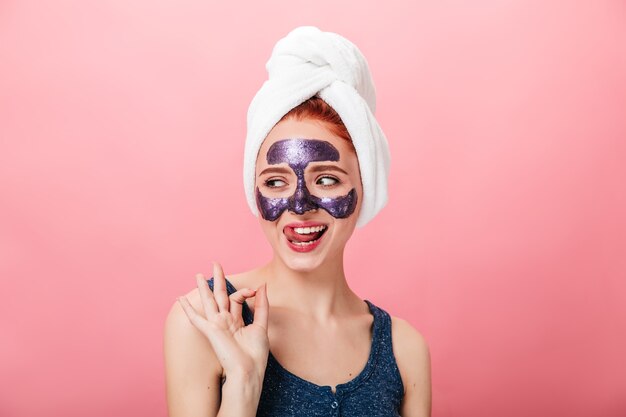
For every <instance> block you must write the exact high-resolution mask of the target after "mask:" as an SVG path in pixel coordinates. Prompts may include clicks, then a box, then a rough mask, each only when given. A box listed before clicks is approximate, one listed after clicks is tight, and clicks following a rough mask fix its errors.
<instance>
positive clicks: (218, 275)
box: [213, 262, 230, 311]
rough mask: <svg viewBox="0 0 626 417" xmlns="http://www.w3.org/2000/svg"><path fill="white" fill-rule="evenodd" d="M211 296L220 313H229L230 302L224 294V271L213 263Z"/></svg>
mask: <svg viewBox="0 0 626 417" xmlns="http://www.w3.org/2000/svg"><path fill="white" fill-rule="evenodd" d="M213 296H214V297H215V302H216V303H217V308H218V309H219V310H220V311H230V310H229V305H230V301H229V299H228V293H227V292H226V281H225V280H224V271H223V270H222V266H221V265H220V264H219V263H217V262H213Z"/></svg>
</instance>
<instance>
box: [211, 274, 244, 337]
mask: <svg viewBox="0 0 626 417" xmlns="http://www.w3.org/2000/svg"><path fill="white" fill-rule="evenodd" d="M224 279H225V280H226V293H227V294H228V295H231V294H232V293H234V292H237V288H235V286H234V285H233V284H232V283H231V282H230V281H229V280H228V278H226V277H224ZM207 282H208V283H209V288H210V289H211V291H213V277H211V278H209V279H208V280H207ZM241 317H242V318H243V323H244V325H246V326H247V325H248V324H251V323H252V322H253V321H254V314H252V310H250V307H248V304H247V303H246V302H245V301H244V303H243V308H242V309H241Z"/></svg>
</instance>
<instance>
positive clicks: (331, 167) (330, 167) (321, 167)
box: [309, 165, 348, 175]
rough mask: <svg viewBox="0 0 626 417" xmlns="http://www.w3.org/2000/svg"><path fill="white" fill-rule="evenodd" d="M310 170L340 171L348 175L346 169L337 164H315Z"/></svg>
mask: <svg viewBox="0 0 626 417" xmlns="http://www.w3.org/2000/svg"><path fill="white" fill-rule="evenodd" d="M309 171H312V172H320V171H339V172H341V173H343V174H345V175H348V173H347V172H346V171H344V170H343V169H341V168H339V167H338V166H337V165H313V166H311V167H310V168H309Z"/></svg>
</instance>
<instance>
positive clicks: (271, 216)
mask: <svg viewBox="0 0 626 417" xmlns="http://www.w3.org/2000/svg"><path fill="white" fill-rule="evenodd" d="M255 193H256V201H257V207H258V208H259V212H260V216H259V221H260V224H261V227H262V229H263V232H264V233H265V236H266V237H267V239H268V241H269V242H270V244H271V245H272V248H273V250H274V254H275V256H278V257H280V258H281V260H282V261H283V262H284V263H285V264H286V265H287V266H288V267H289V268H291V269H296V270H301V271H310V270H313V269H315V268H317V267H318V266H320V265H321V264H323V263H324V262H326V261H331V262H332V261H339V260H340V259H341V257H342V256H343V249H344V247H345V245H346V242H347V241H348V239H349V238H350V236H351V235H352V232H353V231H354V227H355V225H356V219H357V218H358V216H359V212H360V209H361V201H362V195H363V189H362V186H361V176H360V173H359V163H358V159H357V157H356V154H355V153H354V150H353V148H352V144H350V143H349V142H348V141H346V140H345V139H342V138H341V137H339V136H336V135H334V134H333V133H332V132H331V131H330V130H328V129H327V128H326V127H325V124H324V123H323V122H320V121H317V120H311V119H304V120H295V119H287V120H283V121H282V122H280V123H278V124H276V126H274V128H273V129H272V130H271V131H270V133H269V134H268V135H267V137H266V138H265V141H264V142H263V144H262V146H261V149H260V151H259V155H258V157H257V161H256V182H255Z"/></svg>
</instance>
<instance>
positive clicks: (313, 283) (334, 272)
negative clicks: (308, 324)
mask: <svg viewBox="0 0 626 417" xmlns="http://www.w3.org/2000/svg"><path fill="white" fill-rule="evenodd" d="M338 255H339V256H337V257H336V258H335V259H333V260H327V262H324V264H322V265H320V266H319V267H317V268H315V269H313V270H310V271H300V270H294V269H291V268H289V267H288V266H287V265H285V263H284V262H282V260H281V259H280V258H278V257H274V258H273V259H272V260H271V261H270V262H269V263H268V264H266V265H265V266H263V267H261V268H260V270H259V273H260V274H261V276H263V277H264V280H265V282H267V294H268V299H269V302H270V306H273V307H279V308H287V309H289V310H292V311H297V312H299V313H301V314H304V315H307V316H310V317H311V319H312V320H315V321H319V322H325V321H326V320H327V319H328V318H329V317H331V316H337V315H343V314H348V313H350V312H354V308H355V306H356V308H358V306H357V303H360V299H359V297H358V296H357V295H356V294H355V293H354V292H353V291H352V290H351V289H350V287H349V286H348V283H347V281H346V277H345V274H344V270H343V254H338Z"/></svg>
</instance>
